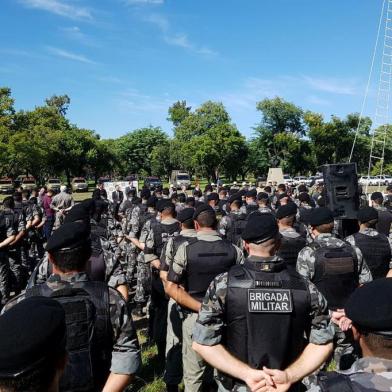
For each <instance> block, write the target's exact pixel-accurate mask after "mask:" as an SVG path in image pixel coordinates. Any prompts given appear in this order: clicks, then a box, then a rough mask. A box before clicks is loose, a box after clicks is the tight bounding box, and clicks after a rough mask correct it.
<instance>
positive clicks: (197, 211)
mask: <svg viewBox="0 0 392 392" xmlns="http://www.w3.org/2000/svg"><path fill="white" fill-rule="evenodd" d="M203 212H207V213H209V214H214V215H215V211H214V209H213V208H212V207H211V206H209V205H208V204H206V203H202V204H199V205H198V206H197V207H196V209H195V211H194V213H193V219H194V220H195V219H197V217H198V216H199V215H200V214H201V213H203Z"/></svg>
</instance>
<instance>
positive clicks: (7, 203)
mask: <svg viewBox="0 0 392 392" xmlns="http://www.w3.org/2000/svg"><path fill="white" fill-rule="evenodd" d="M3 207H4V208H9V209H11V210H13V209H14V208H15V200H14V198H13V197H12V196H8V197H6V198H5V199H4V200H3Z"/></svg>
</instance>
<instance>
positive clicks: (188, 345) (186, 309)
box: [166, 204, 243, 392]
mask: <svg viewBox="0 0 392 392" xmlns="http://www.w3.org/2000/svg"><path fill="white" fill-rule="evenodd" d="M193 220H194V221H195V229H196V232H197V236H196V238H191V239H188V240H187V241H186V242H184V243H182V244H181V245H180V246H179V247H178V249H177V252H176V253H175V255H174V258H173V262H172V264H171V266H170V267H169V272H168V276H167V280H168V282H167V285H166V293H168V294H169V295H170V297H171V298H173V299H174V300H175V301H176V302H177V303H178V304H179V305H181V307H182V311H183V313H184V320H183V323H182V334H183V343H182V344H183V346H182V354H183V356H182V358H183V368H184V384H185V390H186V391H187V392H194V391H200V390H201V388H202V382H203V379H204V381H205V382H206V383H207V384H211V383H212V382H213V381H212V369H211V368H209V367H207V366H206V363H205V362H204V361H203V360H202V358H201V357H200V356H199V355H198V354H197V353H196V352H195V351H193V349H192V329H193V326H194V324H195V322H196V319H197V312H198V311H199V309H200V307H201V301H202V299H203V297H204V294H205V292H206V290H207V288H208V285H209V284H210V282H211V280H212V279H214V277H215V276H216V275H218V274H220V273H222V272H226V271H228V269H229V268H230V267H231V266H232V265H235V264H236V263H240V262H242V260H243V254H242V252H241V250H240V249H239V248H238V247H236V246H234V245H232V244H231V243H230V241H228V240H225V239H222V238H221V237H220V236H219V234H218V232H217V231H216V230H215V229H216V225H217V221H216V215H215V212H214V210H213V209H212V208H211V207H210V206H208V205H206V204H201V205H200V206H198V207H197V208H196V210H195V212H194V215H193Z"/></svg>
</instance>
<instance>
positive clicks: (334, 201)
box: [322, 163, 359, 219]
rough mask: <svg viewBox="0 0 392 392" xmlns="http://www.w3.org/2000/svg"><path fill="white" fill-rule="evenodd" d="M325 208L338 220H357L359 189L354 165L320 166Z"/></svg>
mask: <svg viewBox="0 0 392 392" xmlns="http://www.w3.org/2000/svg"><path fill="white" fill-rule="evenodd" d="M322 172H323V177H324V187H325V192H326V207H327V208H329V209H330V210H331V211H332V212H333V213H334V215H335V216H336V217H337V218H339V219H357V212H358V209H359V189H358V176H357V165H356V163H338V164H334V165H324V166H322Z"/></svg>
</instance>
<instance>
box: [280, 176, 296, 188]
mask: <svg viewBox="0 0 392 392" xmlns="http://www.w3.org/2000/svg"><path fill="white" fill-rule="evenodd" d="M283 182H284V184H285V185H290V186H292V185H294V180H293V179H292V178H291V176H289V175H288V174H285V175H284V176H283Z"/></svg>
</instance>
